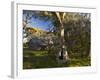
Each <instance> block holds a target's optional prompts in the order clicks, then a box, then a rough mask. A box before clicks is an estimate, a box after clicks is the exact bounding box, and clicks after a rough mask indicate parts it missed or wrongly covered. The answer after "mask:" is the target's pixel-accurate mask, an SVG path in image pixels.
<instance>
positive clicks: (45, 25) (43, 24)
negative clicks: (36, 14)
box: [30, 18, 53, 31]
mask: <svg viewBox="0 0 100 80" xmlns="http://www.w3.org/2000/svg"><path fill="white" fill-rule="evenodd" d="M30 21H31V23H30V25H31V27H33V28H39V29H42V30H46V31H49V29H50V28H51V27H52V26H53V25H52V23H51V21H44V20H39V19H36V18H32V19H31V20H30Z"/></svg>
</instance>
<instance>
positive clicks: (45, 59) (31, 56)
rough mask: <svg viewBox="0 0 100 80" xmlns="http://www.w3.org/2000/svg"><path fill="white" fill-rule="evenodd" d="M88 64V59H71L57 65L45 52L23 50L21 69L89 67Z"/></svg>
mask: <svg viewBox="0 0 100 80" xmlns="http://www.w3.org/2000/svg"><path fill="white" fill-rule="evenodd" d="M90 62H91V61H90V59H89V58H72V59H70V60H69V61H68V62H67V63H63V64H58V63H57V61H56V57H55V56H52V55H49V53H48V51H46V50H38V51H36V50H35V51H34V50H29V49H28V48H24V49H23V69H36V68H56V67H79V66H90V65H91V64H90Z"/></svg>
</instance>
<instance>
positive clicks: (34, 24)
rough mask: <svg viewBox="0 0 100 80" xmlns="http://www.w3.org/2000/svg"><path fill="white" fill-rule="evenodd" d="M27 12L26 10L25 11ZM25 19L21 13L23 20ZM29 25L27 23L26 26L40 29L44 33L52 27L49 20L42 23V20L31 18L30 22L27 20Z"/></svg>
mask: <svg viewBox="0 0 100 80" xmlns="http://www.w3.org/2000/svg"><path fill="white" fill-rule="evenodd" d="M25 11H27V10H25ZM25 17H26V15H25V14H24V12H23V20H25ZM29 22H30V23H28V25H29V26H30V27H33V28H39V29H42V30H45V31H49V30H50V28H52V27H53V24H52V22H51V21H50V20H48V21H44V20H40V19H38V18H34V17H32V18H31V19H30V20H29Z"/></svg>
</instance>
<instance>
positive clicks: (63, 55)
mask: <svg viewBox="0 0 100 80" xmlns="http://www.w3.org/2000/svg"><path fill="white" fill-rule="evenodd" d="M56 15H57V17H58V20H59V22H60V26H61V29H60V37H61V54H60V55H61V57H60V58H61V59H63V60H64V59H65V60H64V62H65V61H66V60H68V54H67V50H65V39H64V25H63V21H64V16H65V13H63V16H62V18H61V16H60V13H59V12H56Z"/></svg>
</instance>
